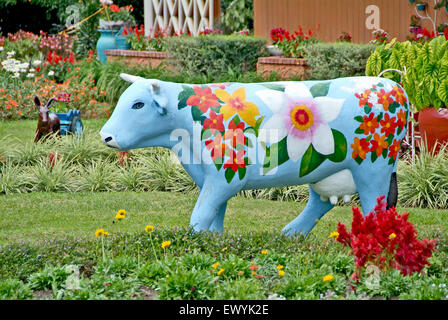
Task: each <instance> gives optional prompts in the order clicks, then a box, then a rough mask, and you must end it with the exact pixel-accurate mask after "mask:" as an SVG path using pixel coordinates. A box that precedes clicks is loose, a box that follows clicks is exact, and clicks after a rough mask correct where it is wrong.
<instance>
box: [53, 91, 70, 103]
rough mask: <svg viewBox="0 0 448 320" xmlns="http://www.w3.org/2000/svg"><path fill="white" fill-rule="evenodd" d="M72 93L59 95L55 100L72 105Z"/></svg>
mask: <svg viewBox="0 0 448 320" xmlns="http://www.w3.org/2000/svg"><path fill="white" fill-rule="evenodd" d="M71 95H72V94H71V93H68V92H62V93H60V94H58V96H57V97H56V98H54V99H55V100H56V101H60V102H64V103H70V102H72V101H71V100H70V97H71Z"/></svg>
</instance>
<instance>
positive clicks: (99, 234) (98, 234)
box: [95, 229, 109, 238]
mask: <svg viewBox="0 0 448 320" xmlns="http://www.w3.org/2000/svg"><path fill="white" fill-rule="evenodd" d="M108 234H109V233H108V232H105V231H104V229H98V230H96V231H95V237H97V238H101V237H103V236H107V235H108Z"/></svg>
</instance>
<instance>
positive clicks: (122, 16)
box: [101, 3, 135, 27]
mask: <svg viewBox="0 0 448 320" xmlns="http://www.w3.org/2000/svg"><path fill="white" fill-rule="evenodd" d="M103 7H104V11H103V14H102V15H101V18H102V19H104V20H107V21H109V22H118V21H121V22H124V23H125V24H126V25H128V26H130V25H135V18H134V16H133V15H132V12H133V11H134V7H133V6H131V5H128V6H123V7H119V6H117V5H116V4H113V3H112V4H110V5H108V4H107V3H103ZM111 26H112V27H113V24H112V25H111Z"/></svg>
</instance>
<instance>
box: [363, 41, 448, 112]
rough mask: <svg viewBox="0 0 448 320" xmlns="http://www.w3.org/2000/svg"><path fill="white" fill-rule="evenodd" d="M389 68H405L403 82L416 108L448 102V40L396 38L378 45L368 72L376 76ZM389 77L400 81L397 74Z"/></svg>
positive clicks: (436, 105) (436, 106)
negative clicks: (400, 40) (416, 40)
mask: <svg viewBox="0 0 448 320" xmlns="http://www.w3.org/2000/svg"><path fill="white" fill-rule="evenodd" d="M387 69H396V70H400V71H403V72H404V75H403V79H402V83H403V87H404V89H405V90H406V92H407V94H408V96H409V99H410V101H411V103H412V104H413V105H414V106H415V108H416V109H417V111H419V110H421V109H423V108H425V107H434V108H436V109H438V108H446V107H447V106H448V41H446V40H445V39H444V37H438V38H435V39H433V40H432V41H431V42H429V43H425V44H421V43H416V42H409V41H407V42H403V43H401V42H395V41H392V42H391V43H389V44H387V45H385V46H381V47H378V48H377V49H376V50H375V52H374V53H373V54H372V55H371V56H370V58H369V59H368V61H367V66H366V74H367V75H368V76H377V75H379V74H380V73H381V72H382V71H384V70H387ZM386 76H387V77H389V78H391V79H393V80H394V81H397V82H400V76H399V75H398V74H396V73H395V74H393V73H387V74H386Z"/></svg>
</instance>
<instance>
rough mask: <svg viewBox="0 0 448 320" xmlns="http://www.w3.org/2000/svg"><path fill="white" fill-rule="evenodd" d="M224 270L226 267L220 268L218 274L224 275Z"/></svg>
mask: <svg viewBox="0 0 448 320" xmlns="http://www.w3.org/2000/svg"><path fill="white" fill-rule="evenodd" d="M223 272H224V269H222V268H221V269H219V271H218V276H220V275H222V273H223Z"/></svg>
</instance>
